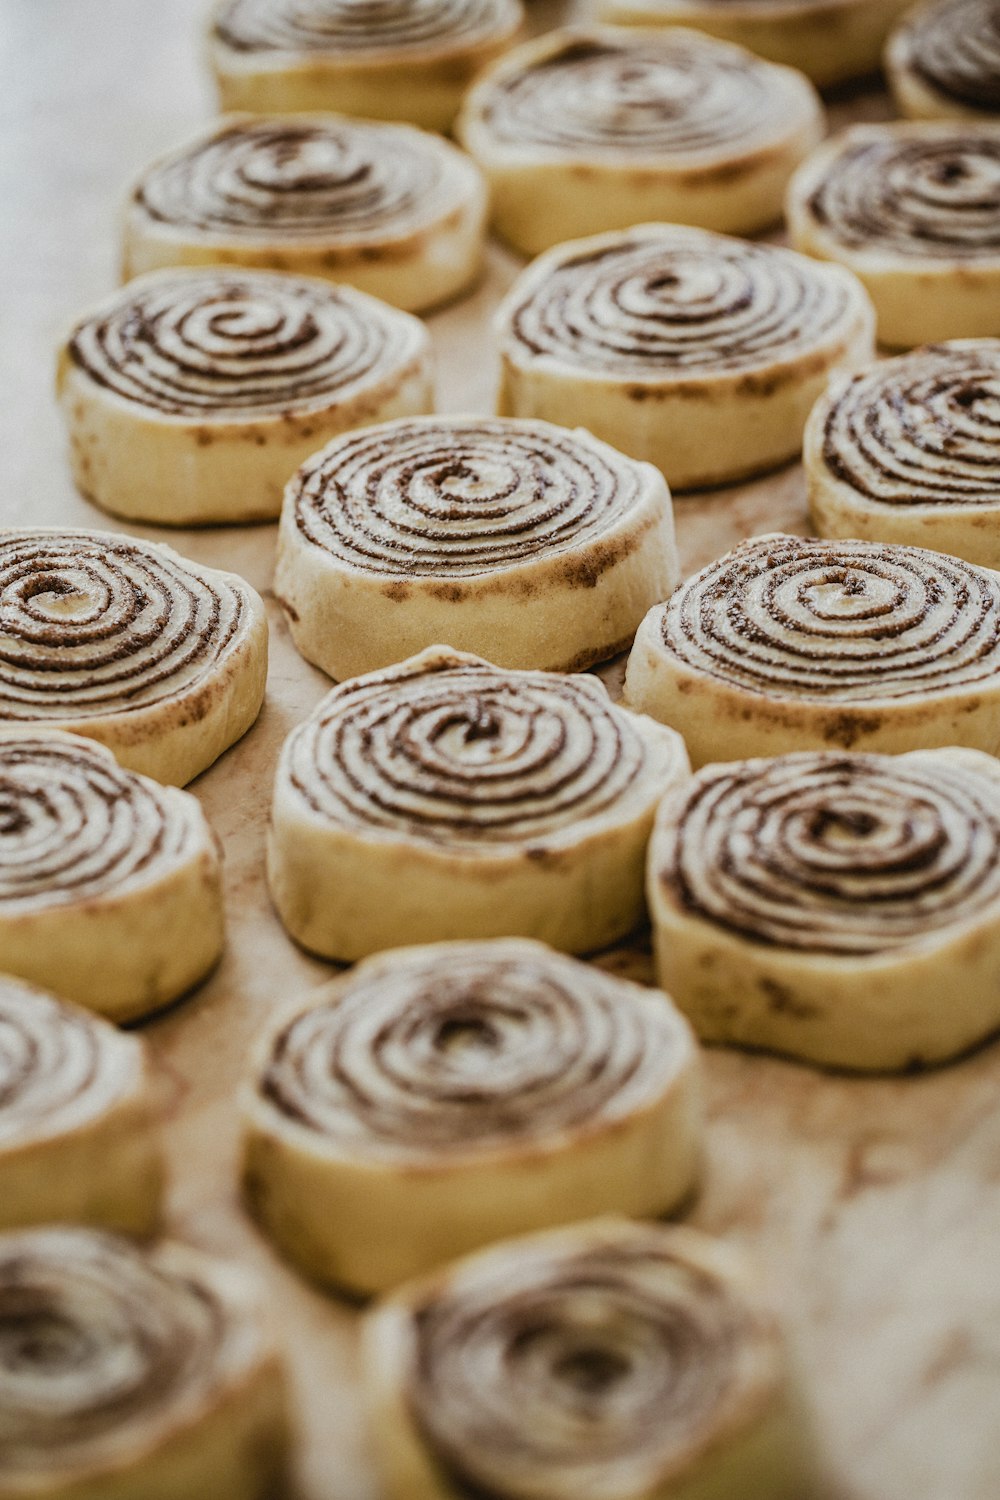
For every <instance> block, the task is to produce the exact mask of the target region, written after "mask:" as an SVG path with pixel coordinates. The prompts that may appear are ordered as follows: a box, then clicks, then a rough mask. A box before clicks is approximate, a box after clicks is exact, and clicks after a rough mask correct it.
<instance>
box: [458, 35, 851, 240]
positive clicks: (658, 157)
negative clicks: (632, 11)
mask: <svg viewBox="0 0 1000 1500" xmlns="http://www.w3.org/2000/svg"><path fill="white" fill-rule="evenodd" d="M458 135H459V138H460V140H462V142H463V143H464V145H465V146H466V148H467V149H468V150H469V151H470V152H471V153H472V155H473V156H474V157H475V158H476V160H477V161H478V162H479V164H480V166H481V167H482V168H483V170H484V172H485V173H486V176H487V179H488V180H489V183H490V190H491V201H492V211H493V223H494V227H495V228H496V229H497V231H498V233H499V234H500V235H501V236H502V237H503V238H504V239H506V240H507V241H508V242H509V243H510V244H512V245H513V246H514V247H515V248H517V249H519V250H521V251H523V252H525V253H527V254H536V253H537V252H538V251H540V250H546V249H548V248H549V247H550V246H551V245H556V244H559V243H560V242H562V241H564V240H567V239H572V238H575V237H576V236H578V235H585V234H594V233H598V232H601V231H606V230H611V229H625V228H628V227H629V226H630V225H632V224H635V223H638V222H640V221H642V220H651V219H660V220H663V221H664V222H671V223H680V224H698V225H701V226H702V227H703V228H706V229H721V230H726V231H729V232H732V233H738V234H750V233H755V232H756V231H758V230H761V229H766V228H767V227H768V226H769V225H771V224H773V223H775V222H776V221H777V220H779V219H780V218H781V214H782V202H783V196H784V189H785V186H786V185H787V182H788V178H789V177H790V175H791V173H792V171H793V169H794V167H795V166H796V165H797V164H798V163H799V162H800V161H801V160H802V159H803V157H804V156H805V155H806V154H807V153H808V152H809V150H810V149H811V147H812V146H814V145H816V144H817V142H818V141H819V140H820V139H821V138H822V135H823V117H822V109H821V107H820V104H819V100H818V98H817V96H816V93H815V90H814V89H813V88H812V86H811V85H810V84H809V83H808V82H807V81H806V80H805V79H804V78H802V77H801V76H800V75H798V74H795V73H793V72H791V70H787V69H781V68H777V67H775V66H774V65H773V64H771V63H765V62H763V61H761V59H760V58H757V57H754V56H753V55H752V54H750V53H748V52H745V51H743V49H742V48H738V47H730V46H727V45H726V44H725V43H724V42H717V41H714V40H712V39H711V38H708V37H705V36H703V35H701V34H699V33H698V32H693V31H684V30H681V29H676V30H672V31H669V32H654V31H650V32H646V33H644V34H643V35H641V36H636V34H635V33H634V32H629V31H624V30H621V29H619V28H613V27H602V26H576V27H571V28H568V29H566V30H562V31H554V32H550V33H548V34H547V35H545V36H543V37H541V38H539V39H537V40H535V41H532V42H527V43H525V44H524V45H523V46H520V47H517V48H515V49H514V50H513V51H512V52H509V53H507V54H506V55H505V56H504V57H503V58H501V59H500V60H499V61H498V62H497V63H495V64H493V66H492V67H491V68H490V69H489V70H488V72H487V73H486V74H485V75H484V77H482V78H481V79H480V80H479V81H478V82H477V84H476V85H475V87H474V88H473V90H472V91H471V93H470V94H469V96H468V98H467V99H466V101H465V103H464V105H463V108H462V113H461V116H460V119H459V124H458Z"/></svg>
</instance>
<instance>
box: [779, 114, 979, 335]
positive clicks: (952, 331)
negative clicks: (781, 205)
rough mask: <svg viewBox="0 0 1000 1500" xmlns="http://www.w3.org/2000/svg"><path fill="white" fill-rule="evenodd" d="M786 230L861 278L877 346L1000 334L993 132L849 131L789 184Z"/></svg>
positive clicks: (923, 127) (897, 127) (973, 128)
mask: <svg viewBox="0 0 1000 1500" xmlns="http://www.w3.org/2000/svg"><path fill="white" fill-rule="evenodd" d="M788 229H789V233H790V235H791V240H792V244H793V245H794V246H795V248H796V249H797V250H804V251H806V252H807V253H808V254H809V255H816V256H819V257H820V258H821V259H823V260H832V261H839V262H840V264H841V265H843V266H846V267H847V268H848V269H849V270H851V271H853V272H854V273H855V274H856V275H857V276H859V277H860V278H861V280H862V281H863V282H864V284H865V286H866V287H867V289H868V291H869V293H870V294H871V298H872V301H873V302H874V304H875V311H876V313H877V314H878V337H879V342H880V343H882V344H887V345H889V346H890V347H891V348H896V349H904V348H909V347H911V346H912V345H914V344H924V343H932V342H934V341H935V340H937V339H952V338H978V337H983V336H986V335H992V334H1000V122H998V123H996V124H989V125H975V124H971V123H970V124H968V125H962V124H953V123H946V122H941V121H930V122H927V121H918V122H914V121H910V120H905V121H902V122H897V123H894V124H890V125H854V126H852V127H851V128H850V129H849V130H845V131H844V132H843V133H842V134H841V135H839V136H837V137H836V138H835V139H834V140H832V141H829V142H828V143H827V144H826V145H824V146H821V147H820V148H819V150H818V151H816V152H814V154H813V155H812V156H811V157H810V158H809V159H808V161H806V162H805V163H804V164H803V165H802V166H801V167H799V169H798V171H797V172H796V173H795V176H794V177H793V178H792V181H791V183H790V185H789V189H788Z"/></svg>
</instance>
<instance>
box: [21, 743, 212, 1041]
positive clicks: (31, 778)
mask: <svg viewBox="0 0 1000 1500" xmlns="http://www.w3.org/2000/svg"><path fill="white" fill-rule="evenodd" d="M223 941H224V927H223V910H222V879H221V873H220V864H219V850H218V845H217V842H216V839H215V836H214V834H213V833H212V830H211V828H210V827H209V826H208V823H207V822H206V821H205V816H204V814H203V813H202V810H201V807H200V806H199V804H198V802H197V801H196V799H195V798H194V797H192V796H191V794H190V793H189V792H181V791H178V790H177V788H176V787H164V786H159V785H158V784H157V783H156V782H155V781H150V780H148V779H147V778H146V777H145V776H136V775H135V774H134V773H133V772H131V771H125V770H123V769H122V768H121V767H120V766H119V765H118V764H117V762H116V761H115V758H114V756H113V755H112V754H111V752H110V750H107V749H105V747H104V746H103V745H97V744H95V743H94V742H93V741H92V740H88V739H81V738H80V736H79V735H71V734H60V733H58V732H56V731H52V730H33V729H30V728H25V729H23V730H14V731H10V730H0V955H2V963H3V967H4V969H6V970H7V971H8V972H9V973H11V974H19V975H20V976H21V977H22V978H24V979H27V980H30V981H31V983H33V984H38V985H41V986H43V987H44V988H46V989H50V990H52V991H54V992H55V993H56V994H58V995H61V996H63V997H64V998H65V999H67V1000H75V1001H76V1002H77V1003H78V1004H80V1005H85V1006H87V1007H88V1009H90V1010H96V1011H99V1012H100V1013H101V1014H103V1015H106V1016H109V1017H110V1018H111V1019H112V1020H114V1021H134V1020H136V1019H137V1018H138V1017H139V1016H144V1015H147V1014H149V1012H150V1011H154V1010H157V1009H159V1008H160V1007H161V1006H164V1005H167V1004H168V1003H169V1002H170V1001H171V1000H176V999H177V997H178V996H179V995H182V994H183V993H184V992H185V991H186V990H189V989H191V987H192V986H193V985H195V984H197V983H198V982H199V981H200V980H202V979H204V978H205V976H206V974H207V973H208V972H209V971H210V970H211V969H212V968H213V966H214V965H215V963H216V962H217V960H218V958H219V955H220V954H221V952H222V945H223Z"/></svg>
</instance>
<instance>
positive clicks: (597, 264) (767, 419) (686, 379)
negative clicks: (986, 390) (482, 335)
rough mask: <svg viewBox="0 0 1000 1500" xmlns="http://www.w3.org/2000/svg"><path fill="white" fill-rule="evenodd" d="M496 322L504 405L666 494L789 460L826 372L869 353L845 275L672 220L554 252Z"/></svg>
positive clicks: (862, 316) (858, 298)
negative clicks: (645, 474)
mask: <svg viewBox="0 0 1000 1500" xmlns="http://www.w3.org/2000/svg"><path fill="white" fill-rule="evenodd" d="M496 328H497V334H498V337H499V340H500V350H501V359H502V372H501V386H500V404H499V409H500V410H501V411H502V412H504V413H508V414H510V415H511V416H516V417H542V418H545V419H547V420H548V421H550V422H557V423H560V424H561V425H562V426H565V427H573V426H577V425H579V426H581V427H586V428H588V429H589V430H590V431H591V432H593V433H594V434H595V436H597V437H599V438H603V439H604V441H605V442H608V443H612V444H613V445H614V446H615V447H618V448H621V449H622V450H623V451H624V452H625V453H630V454H631V455H632V457H633V458H644V459H648V460H649V461H650V462H651V463H654V464H656V466H657V468H659V469H660V470H661V471H662V472H663V474H664V475H665V476H666V478H667V480H668V482H669V483H670V485H671V486H672V487H674V488H675V489H686V488H691V487H694V486H698V485H708V484H722V483H724V482H727V481H734V480H737V479H742V478H746V477H747V476H748V475H751V474H755V473H759V472H761V471H763V470H765V469H769V468H774V467H775V466H776V465H778V464H781V463H784V462H786V461H787V460H788V459H790V458H792V457H794V456H796V455H797V454H798V452H799V448H800V445H801V442H802V430H803V428H804V427H805V423H806V418H807V416H808V415H809V411H810V408H811V407H812V404H813V402H814V401H815V400H816V399H817V397H818V396H819V395H820V394H821V392H822V391H823V390H824V388H825V386H826V381H827V376H828V375H829V374H830V371H831V370H834V369H837V368H846V369H855V368H857V366H858V365H859V364H863V363H866V362H867V361H869V360H870V359H871V358H872V357H873V354H874V346H873V335H874V314H873V311H872V307H871V303H870V302H869V300H868V298H867V296H866V295H865V292H864V290H863V288H862V286H861V284H860V282H858V281H857V279H856V278H855V277H853V276H851V275H849V274H848V273H847V272H845V271H843V270H841V269H840V268H839V267H834V266H821V265H819V264H817V263H816V262H815V261H812V260H809V259H808V258H807V257H805V256H802V255H796V254H795V253H794V252H793V251H790V250H782V249H779V248H777V247H775V246H773V245H757V244H749V243H747V241H745V240H736V239H729V238H728V237H726V236H724V235H718V234H710V233H709V232H708V231H706V230H703V229H689V228H681V227H678V226H676V225H670V224H643V225H640V226H638V227H637V228H635V229H630V230H628V231H626V232H624V233H621V234H607V235H596V236H594V237H593V238H591V239H586V240H577V241H575V242H573V243H572V244H569V245H560V246H558V247H557V248H556V249H554V250H550V251H548V252H547V253H546V254H545V255H542V256H540V257H539V259H538V260H536V261H535V262H534V263H533V264H532V265H531V266H529V267H528V269H527V270H526V271H525V272H523V273H522V275H521V276H520V277H519V278H518V280H517V281H516V282H515V283H514V286H513V287H512V288H511V290H510V292H509V293H508V294H507V297H506V299H505V300H504V302H503V303H502V304H501V306H500V309H499V311H498V313H497V322H496Z"/></svg>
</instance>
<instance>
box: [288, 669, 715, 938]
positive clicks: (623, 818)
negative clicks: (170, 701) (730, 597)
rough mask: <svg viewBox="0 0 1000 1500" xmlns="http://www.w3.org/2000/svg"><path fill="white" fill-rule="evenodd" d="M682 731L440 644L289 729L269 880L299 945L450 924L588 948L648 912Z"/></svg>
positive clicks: (601, 695) (577, 683)
mask: <svg viewBox="0 0 1000 1500" xmlns="http://www.w3.org/2000/svg"><path fill="white" fill-rule="evenodd" d="M687 772H688V763H687V755H686V753H685V750H684V744H683V741H682V740H681V738H680V736H679V735H678V734H675V733H674V732H673V730H668V729H666V728H665V727H664V726H662V725H658V724H653V723H652V722H651V721H649V720H647V719H643V718H640V717H638V716H637V715H634V714H630V713H627V712H626V711H625V710H623V709H620V708H618V707H617V706H616V705H615V704H613V703H612V702H611V700H610V699H609V698H608V695H607V692H606V690H605V688H604V685H603V683H602V682H601V681H600V680H599V679H598V678H596V677H588V676H578V677H560V676H557V675H554V674H550V673H545V672H504V671H501V670H499V669H498V668H497V667H494V666H491V665H490V664H489V663H488V662H485V661H482V660H480V658H478V657H474V656H465V655H462V654H460V653H458V652H455V651H451V650H449V649H448V648H446V647H434V648H431V649H430V650H427V651H424V652H422V653H421V654H420V655H418V656H414V657H412V658H411V659H410V660H409V661H405V662H403V663H402V664H401V665H400V666H398V667H392V668H389V669H387V670H386V671H383V672H372V673H370V674H369V675H368V676H366V677H358V678H355V679H353V680H352V681H351V682H347V683H344V684H343V685H342V686H340V687H337V688H334V690H333V692H331V693H330V694H329V695H328V696H327V697H326V698H325V699H324V700H323V702H322V703H321V704H320V705H319V707H318V708H317V709H316V710H315V712H314V713H313V714H312V715H311V717H310V718H308V719H307V720H306V721H305V723H304V724H301V725H300V726H299V727H298V728H297V729H295V730H293V732H292V733H291V735H289V737H288V739H287V740H286V742H285V746H284V749H283V751H282V754H281V759H280V762H279V764H278V773H277V779H276V783H275V791H274V806H273V814H272V825H271V834H270V843H269V860H268V868H269V877H270V884H271V892H272V895H273V896H274V900H275V904H276V906H277V908H278V913H279V915H280V916H281V919H282V921H283V922H284V923H285V926H286V927H287V928H288V930H289V932H290V933H291V934H292V936H293V937H294V938H296V939H297V940H298V941H299V942H300V943H302V944H303V946H304V947H306V948H308V949H310V950H311V951H313V952H315V953H319V954H322V955H324V956H325V957H328V958H339V959H344V960H349V961H350V960H354V959H356V958H363V957H364V956H365V955H366V954H368V953H373V952H377V951H379V950H380V949H383V948H394V947H401V946H404V945H405V944H407V943H418V942H432V941H435V940H437V939H448V938H480V937H505V936H522V937H538V938H541V939H542V940H543V941H545V942H548V943H551V944H552V946H553V947H556V948H562V949H566V950H568V951H570V952H590V951H593V950H595V949H597V948H601V947H605V946H606V945H607V944H609V943H612V942H615V941H616V940H617V939H618V938H620V937H624V936H625V934H626V933H628V932H629V931H631V929H632V928H633V927H635V926H636V925H637V924H638V922H639V921H640V920H641V918H642V912H643V895H642V864H643V858H644V855H645V846H646V842H647V840H648V837H649V829H650V826H651V823H652V816H653V810H654V808H655V805H656V803H657V802H658V801H659V799H660V797H661V796H662V795H663V793H664V792H665V791H666V789H667V788H668V787H669V786H672V785H673V784H674V783H675V782H677V781H679V780H681V779H683V778H684V777H685V776H686V775H687Z"/></svg>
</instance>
